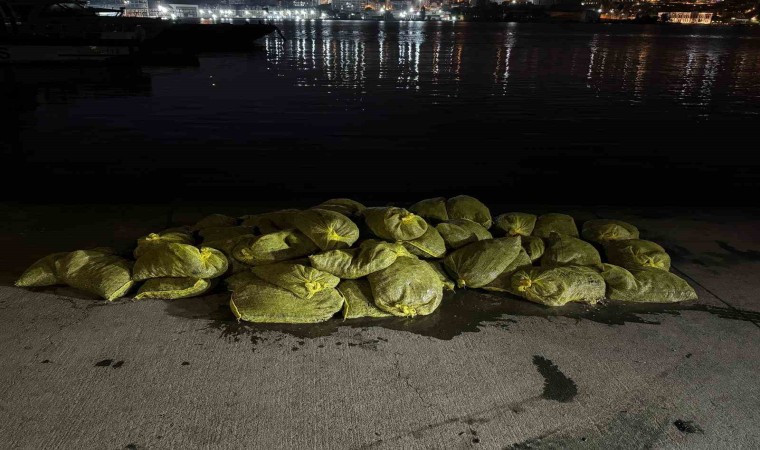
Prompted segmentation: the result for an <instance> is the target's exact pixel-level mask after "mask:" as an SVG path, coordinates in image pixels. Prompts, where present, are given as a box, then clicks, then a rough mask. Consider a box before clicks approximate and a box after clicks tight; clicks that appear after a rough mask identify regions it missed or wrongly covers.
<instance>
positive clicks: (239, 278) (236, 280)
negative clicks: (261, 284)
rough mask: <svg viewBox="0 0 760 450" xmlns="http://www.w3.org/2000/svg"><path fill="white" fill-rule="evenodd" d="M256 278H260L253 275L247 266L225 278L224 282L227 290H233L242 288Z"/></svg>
mask: <svg viewBox="0 0 760 450" xmlns="http://www.w3.org/2000/svg"><path fill="white" fill-rule="evenodd" d="M257 280H259V281H260V280H261V278H259V277H257V276H256V275H254V274H253V272H251V270H250V267H249V270H244V271H240V272H238V273H235V274H233V275H230V276H228V277H227V278H225V279H224V284H225V285H226V286H227V290H228V291H232V292H234V291H239V290H241V289H243V288H244V287H246V286H248V285H249V284H251V283H253V282H255V281H257Z"/></svg>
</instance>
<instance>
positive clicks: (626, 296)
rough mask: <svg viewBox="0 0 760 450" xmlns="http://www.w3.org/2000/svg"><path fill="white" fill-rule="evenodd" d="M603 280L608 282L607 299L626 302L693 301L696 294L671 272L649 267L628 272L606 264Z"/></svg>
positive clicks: (687, 284)
mask: <svg viewBox="0 0 760 450" xmlns="http://www.w3.org/2000/svg"><path fill="white" fill-rule="evenodd" d="M601 275H602V278H604V281H605V283H607V298H608V299H610V300H622V301H626V302H641V303H673V302H684V301H687V300H696V299H697V293H696V292H694V288H692V287H691V286H689V283H687V282H686V281H685V280H684V279H682V278H681V277H679V276H677V275H676V274H674V273H670V272H666V271H664V270H660V269H653V268H650V267H647V268H642V269H633V270H631V271H628V270H626V269H624V268H622V267H618V266H613V265H612V264H605V265H604V269H603V270H602V273H601Z"/></svg>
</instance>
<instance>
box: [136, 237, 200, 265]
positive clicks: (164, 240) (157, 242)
mask: <svg viewBox="0 0 760 450" xmlns="http://www.w3.org/2000/svg"><path fill="white" fill-rule="evenodd" d="M194 241H195V240H194V239H193V235H192V233H190V232H186V231H174V230H164V231H162V232H160V233H150V234H149V235H147V236H143V237H141V238H139V239H138V240H137V248H135V251H134V252H133V255H134V257H135V258H139V257H140V255H142V254H143V253H145V251H146V250H147V249H149V248H153V247H156V246H161V245H165V244H192V243H193V242H194Z"/></svg>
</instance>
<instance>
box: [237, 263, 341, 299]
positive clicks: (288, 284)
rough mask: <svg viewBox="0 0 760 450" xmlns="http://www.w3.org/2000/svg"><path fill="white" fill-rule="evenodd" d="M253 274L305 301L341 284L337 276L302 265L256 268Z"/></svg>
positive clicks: (269, 265)
mask: <svg viewBox="0 0 760 450" xmlns="http://www.w3.org/2000/svg"><path fill="white" fill-rule="evenodd" d="M251 272H253V274H254V275H256V276H257V277H259V278H261V279H262V280H264V281H266V282H268V283H272V284H274V285H275V286H277V287H280V288H282V289H287V290H288V291H290V292H292V293H294V294H296V295H297V296H299V297H301V298H305V299H310V298H312V297H314V295H315V294H317V293H318V292H322V291H324V290H325V289H332V288H334V287H335V286H337V285H338V283H340V278H338V277H336V276H335V275H331V274H329V273H327V272H323V271H321V270H318V269H315V268H313V267H306V266H304V265H302V264H293V263H276V264H268V265H266V266H258V267H254V268H253V269H251Z"/></svg>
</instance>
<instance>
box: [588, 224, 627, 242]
mask: <svg viewBox="0 0 760 450" xmlns="http://www.w3.org/2000/svg"><path fill="white" fill-rule="evenodd" d="M581 235H582V236H583V239H585V240H587V241H591V242H597V243H603V242H606V241H620V240H625V239H638V238H639V229H638V228H636V227H635V226H633V225H631V224H630V223H628V222H623V221H622V220H608V219H596V220H587V221H586V222H584V223H583V231H582V232H581Z"/></svg>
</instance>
